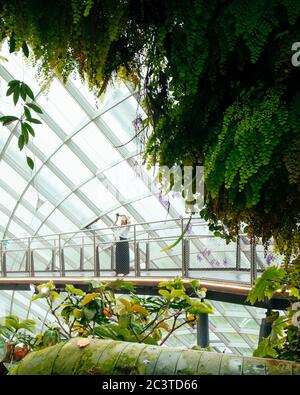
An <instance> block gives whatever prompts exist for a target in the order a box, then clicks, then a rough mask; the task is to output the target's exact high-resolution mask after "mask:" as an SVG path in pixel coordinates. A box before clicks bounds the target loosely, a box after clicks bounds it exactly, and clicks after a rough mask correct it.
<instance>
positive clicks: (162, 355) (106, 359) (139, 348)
mask: <svg viewBox="0 0 300 395" xmlns="http://www.w3.org/2000/svg"><path fill="white" fill-rule="evenodd" d="M86 343H89V344H87V345H86ZM9 374H11V375H83V374H84V375H91V374H92V375H105V374H109V375H165V374H169V375H185V374H191V375H208V374H211V375H230V374H231V375H232V374H237V375H242V374H243V375H269V374H286V375H292V374H300V363H296V362H291V361H282V360H275V359H264V358H254V357H244V356H240V355H232V354H221V353H215V352H208V351H197V350H188V349H178V348H171V347H159V346H151V345H146V344H139V343H127V342H121V341H114V340H100V339H94V340H92V339H90V341H87V339H80V338H74V339H71V340H69V341H68V342H66V343H59V344H56V345H55V346H52V347H48V348H45V349H43V350H41V351H35V352H32V353H30V354H28V355H27V356H26V357H25V358H24V359H23V360H22V361H21V362H20V363H19V364H18V365H17V366H16V367H15V368H13V369H12V370H11V371H10V373H9Z"/></svg>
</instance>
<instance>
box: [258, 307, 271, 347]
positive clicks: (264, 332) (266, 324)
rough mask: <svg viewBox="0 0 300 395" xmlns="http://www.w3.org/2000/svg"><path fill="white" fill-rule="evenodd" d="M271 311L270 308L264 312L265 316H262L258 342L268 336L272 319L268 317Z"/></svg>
mask: <svg viewBox="0 0 300 395" xmlns="http://www.w3.org/2000/svg"><path fill="white" fill-rule="evenodd" d="M271 313H272V311H271V310H270V309H268V310H267V312H266V318H263V319H262V320H261V323H260V328H259V339H258V344H259V343H260V342H261V341H262V340H263V338H265V337H268V336H269V334H270V333H271V330H272V321H271V320H270V319H269V318H268V317H269V316H270V315H271Z"/></svg>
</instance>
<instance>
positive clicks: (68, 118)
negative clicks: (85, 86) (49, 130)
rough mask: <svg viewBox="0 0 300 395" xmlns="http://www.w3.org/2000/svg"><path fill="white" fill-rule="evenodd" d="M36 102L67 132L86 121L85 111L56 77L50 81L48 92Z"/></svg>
mask: <svg viewBox="0 0 300 395" xmlns="http://www.w3.org/2000/svg"><path fill="white" fill-rule="evenodd" d="M38 104H40V105H41V107H42V108H43V109H45V111H47V113H48V114H49V115H50V117H51V118H52V119H53V120H54V121H55V123H57V124H58V125H59V127H60V128H61V129H62V130H63V131H64V132H65V133H67V134H69V133H71V132H72V131H73V130H74V129H75V128H76V127H78V126H79V124H80V123H81V122H83V121H84V120H85V121H88V117H87V115H86V114H85V112H84V111H83V110H82V109H81V107H80V106H79V104H78V103H76V101H75V100H74V99H73V98H72V96H71V95H70V94H69V93H68V91H67V90H66V89H65V88H63V86H62V85H61V83H60V82H58V80H57V79H56V78H55V79H54V81H53V82H52V83H51V87H50V91H49V93H48V94H47V95H46V96H44V95H43V96H40V98H39V99H38Z"/></svg>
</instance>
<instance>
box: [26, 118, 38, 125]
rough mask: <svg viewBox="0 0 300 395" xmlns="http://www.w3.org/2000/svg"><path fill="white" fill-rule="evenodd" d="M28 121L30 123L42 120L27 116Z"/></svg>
mask: <svg viewBox="0 0 300 395" xmlns="http://www.w3.org/2000/svg"><path fill="white" fill-rule="evenodd" d="M27 120H28V122H31V123H36V124H41V123H42V122H41V121H40V120H39V119H36V118H27Z"/></svg>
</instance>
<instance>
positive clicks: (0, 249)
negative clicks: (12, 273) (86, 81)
mask: <svg viewBox="0 0 300 395" xmlns="http://www.w3.org/2000/svg"><path fill="white" fill-rule="evenodd" d="M2 270H3V256H2V241H1V240H0V273H1V275H2Z"/></svg>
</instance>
